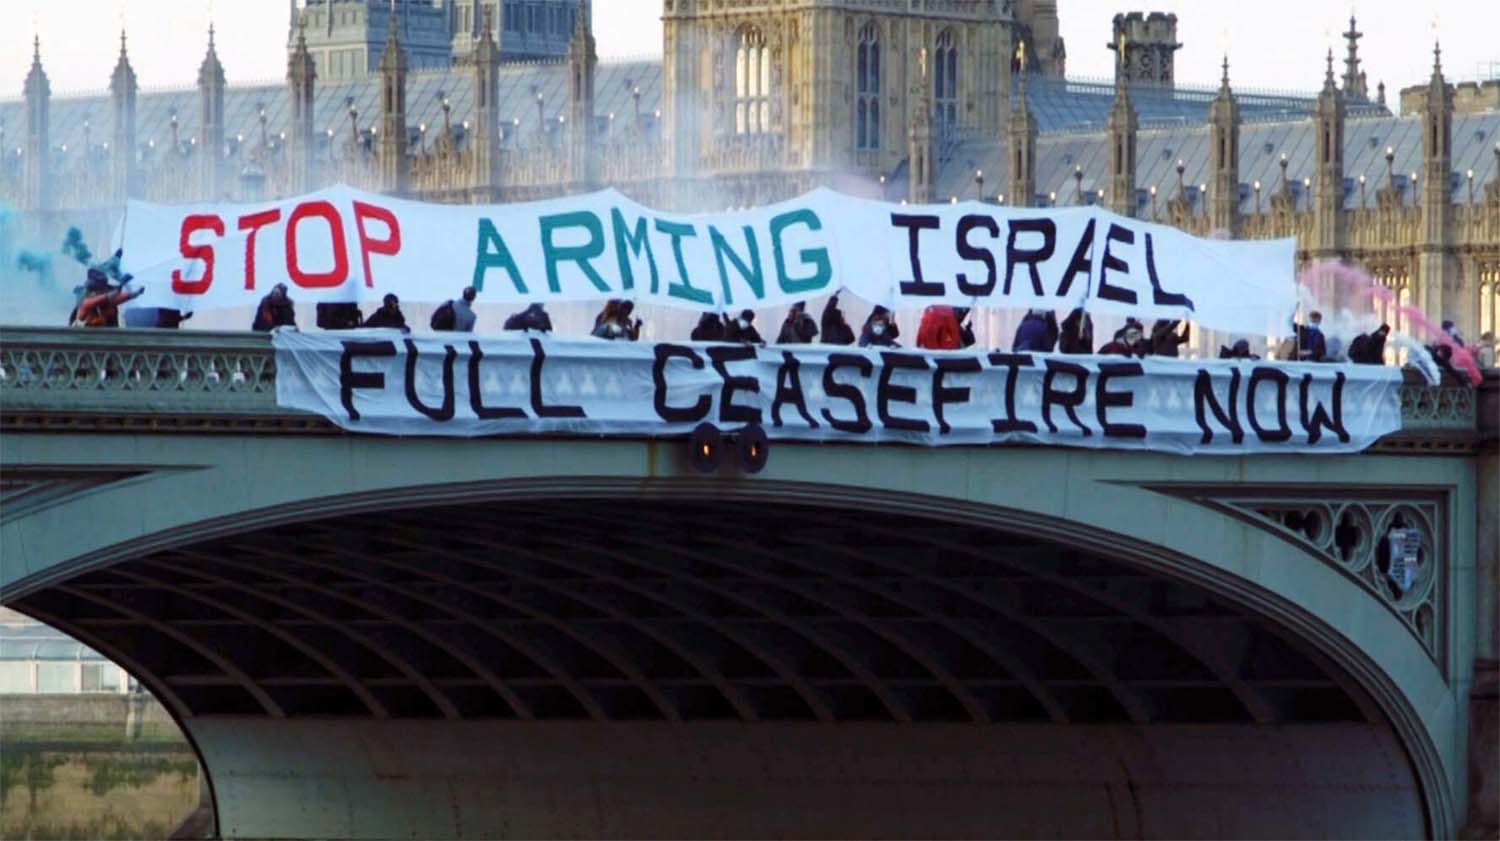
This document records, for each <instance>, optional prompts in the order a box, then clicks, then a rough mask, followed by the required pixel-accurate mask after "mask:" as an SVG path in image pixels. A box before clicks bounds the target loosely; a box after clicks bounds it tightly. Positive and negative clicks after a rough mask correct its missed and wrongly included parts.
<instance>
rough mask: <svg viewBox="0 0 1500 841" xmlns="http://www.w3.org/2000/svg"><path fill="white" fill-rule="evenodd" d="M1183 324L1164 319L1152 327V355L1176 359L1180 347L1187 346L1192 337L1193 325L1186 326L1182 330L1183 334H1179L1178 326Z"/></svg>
mask: <svg viewBox="0 0 1500 841" xmlns="http://www.w3.org/2000/svg"><path fill="white" fill-rule="evenodd" d="M1181 323H1182V322H1180V321H1168V320H1165V319H1163V320H1160V321H1157V322H1156V324H1154V325H1152V327H1151V353H1152V355H1154V356H1171V357H1176V356H1177V355H1178V353H1177V348H1178V347H1180V346H1182V345H1185V344H1187V342H1188V339H1189V338H1190V336H1191V335H1192V330H1193V325H1191V324H1188V325H1186V326H1184V327H1183V328H1182V332H1181V333H1178V332H1177V325H1178V324H1181Z"/></svg>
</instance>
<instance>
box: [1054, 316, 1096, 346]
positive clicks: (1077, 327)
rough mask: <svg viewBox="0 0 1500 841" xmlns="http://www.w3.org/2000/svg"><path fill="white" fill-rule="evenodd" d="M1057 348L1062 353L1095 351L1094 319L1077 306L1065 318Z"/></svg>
mask: <svg viewBox="0 0 1500 841" xmlns="http://www.w3.org/2000/svg"><path fill="white" fill-rule="evenodd" d="M1057 349H1058V351H1060V352H1062V353H1074V354H1090V353H1093V352H1094V319H1092V318H1090V317H1089V314H1088V313H1086V312H1084V311H1083V307H1077V308H1075V309H1074V310H1073V311H1072V312H1070V313H1068V317H1067V318H1065V319H1063V323H1062V330H1061V331H1060V332H1059V334H1058V337H1057Z"/></svg>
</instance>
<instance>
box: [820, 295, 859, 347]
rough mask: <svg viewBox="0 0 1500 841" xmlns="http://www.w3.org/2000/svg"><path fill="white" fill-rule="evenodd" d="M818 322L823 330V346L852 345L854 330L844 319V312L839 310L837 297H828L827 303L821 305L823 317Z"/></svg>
mask: <svg viewBox="0 0 1500 841" xmlns="http://www.w3.org/2000/svg"><path fill="white" fill-rule="evenodd" d="M820 321H821V322H822V328H823V344H825V345H852V344H854V328H853V327H850V326H849V322H848V320H847V319H845V318H844V311H843V310H841V309H839V296H837V295H833V296H830V297H829V299H828V303H826V304H824V305H823V317H822V318H821V319H820Z"/></svg>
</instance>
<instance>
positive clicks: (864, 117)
mask: <svg viewBox="0 0 1500 841" xmlns="http://www.w3.org/2000/svg"><path fill="white" fill-rule="evenodd" d="M858 61H859V64H858V67H857V68H856V71H855V77H856V82H857V89H858V91H859V96H858V98H857V101H856V104H855V135H854V138H855V139H854V142H855V146H856V147H857V148H859V149H861V150H874V149H879V148H880V30H879V29H877V28H876V26H875V24H873V23H869V24H865V28H864V29H861V30H860V31H859V59H858Z"/></svg>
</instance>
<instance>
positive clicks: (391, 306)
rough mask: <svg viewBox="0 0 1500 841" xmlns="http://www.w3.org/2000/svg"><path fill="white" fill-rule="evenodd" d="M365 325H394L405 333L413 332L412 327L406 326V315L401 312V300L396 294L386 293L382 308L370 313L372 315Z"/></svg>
mask: <svg viewBox="0 0 1500 841" xmlns="http://www.w3.org/2000/svg"><path fill="white" fill-rule="evenodd" d="M364 326H365V327H394V328H395V329H397V330H400V331H401V332H403V333H410V332H411V328H410V327H407V326H406V316H405V315H403V314H402V312H401V300H400V299H399V298H397V297H396V296H395V295H386V296H385V298H384V299H383V300H382V302H381V305H380V309H378V310H376V311H374V312H372V313H370V317H369V318H367V319H365V323H364Z"/></svg>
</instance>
